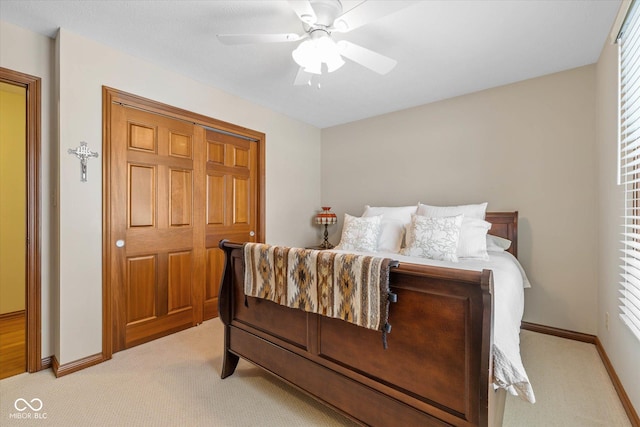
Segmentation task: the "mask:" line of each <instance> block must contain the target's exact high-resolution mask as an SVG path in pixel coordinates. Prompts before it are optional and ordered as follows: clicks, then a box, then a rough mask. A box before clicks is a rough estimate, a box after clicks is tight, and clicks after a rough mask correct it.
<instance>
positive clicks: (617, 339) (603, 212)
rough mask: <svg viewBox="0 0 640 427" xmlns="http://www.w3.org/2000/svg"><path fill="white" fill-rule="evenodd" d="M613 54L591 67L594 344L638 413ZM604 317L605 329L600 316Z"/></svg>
mask: <svg viewBox="0 0 640 427" xmlns="http://www.w3.org/2000/svg"><path fill="white" fill-rule="evenodd" d="M617 63H618V53H617V47H616V46H615V45H613V44H610V43H607V44H606V45H605V46H604V49H603V51H602V54H601V55H600V60H599V61H598V64H597V86H596V87H597V118H598V120H597V134H596V135H597V160H598V161H597V171H598V183H597V185H598V196H599V200H598V232H599V233H598V261H599V263H598V266H599V269H598V338H599V339H600V342H601V343H602V345H603V347H604V349H605V351H606V353H607V356H609V359H610V360H611V364H612V365H613V367H614V369H615V370H616V373H617V374H618V377H619V378H620V381H621V382H622V385H623V386H624V388H625V391H626V392H627V394H628V395H629V398H630V399H631V402H632V403H633V405H634V407H635V408H636V411H640V369H639V366H640V341H638V339H636V338H635V337H634V336H633V334H632V333H631V331H630V330H629V329H628V328H627V327H626V325H625V324H624V323H623V322H622V320H621V319H620V317H619V316H618V313H619V312H620V310H619V308H618V305H619V301H618V297H619V286H620V285H619V284H618V283H619V281H620V267H619V257H620V250H621V249H622V247H621V245H620V240H621V236H620V233H621V231H622V228H621V224H622V220H621V217H622V215H623V214H624V211H623V207H624V194H623V188H622V187H621V186H618V185H617V178H616V173H617V170H616V168H617V161H618V160H617V159H618V158H617V148H618V145H617V144H618V135H617V134H618V115H617V109H618V65H617ZM607 313H608V314H609V327H608V328H607V327H606V325H605V316H606V314H607Z"/></svg>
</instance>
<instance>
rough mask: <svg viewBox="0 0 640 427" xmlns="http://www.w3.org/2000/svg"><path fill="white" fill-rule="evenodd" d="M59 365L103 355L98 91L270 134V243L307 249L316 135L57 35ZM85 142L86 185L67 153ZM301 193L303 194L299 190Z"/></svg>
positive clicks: (315, 192)
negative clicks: (90, 155)
mask: <svg viewBox="0 0 640 427" xmlns="http://www.w3.org/2000/svg"><path fill="white" fill-rule="evenodd" d="M57 44H58V49H59V58H58V60H59V64H60V65H59V68H60V69H59V75H60V82H59V83H60V149H59V157H60V249H59V252H60V325H59V329H60V350H59V354H57V357H58V360H59V362H60V363H61V364H65V363H68V362H71V361H75V360H78V359H80V358H83V357H86V356H89V355H93V354H96V353H100V352H101V351H102V335H101V332H102V252H101V245H102V223H101V221H102V205H101V203H102V182H101V177H102V163H101V159H102V147H101V145H102V85H105V86H110V87H113V88H116V89H119V90H122V91H126V92H130V93H133V94H136V95H139V96H142V97H145V98H149V99H152V100H155V101H159V102H162V103H165V104H169V105H172V106H175V107H179V108H183V109H185V110H189V111H193V112H195V113H198V114H203V115H206V116H209V117H213V118H216V119H220V120H224V121H227V122H230V123H234V124H236V125H240V126H244V127H247V128H251V129H255V130H257V131H261V132H264V133H265V134H266V147H267V149H266V200H267V206H266V239H267V241H268V242H270V243H283V244H289V245H305V244H308V243H309V242H310V241H314V240H315V236H316V229H315V228H314V227H313V226H312V225H311V217H312V216H313V215H314V213H315V211H316V209H317V208H318V200H319V199H320V178H319V176H320V163H319V158H320V131H319V130H318V129H317V128H315V127H312V126H310V125H306V124H303V123H301V122H298V121H295V120H292V119H289V118H287V117H285V116H283V115H280V114H277V113H274V112H273V111H270V110H267V109H265V108H263V107H260V106H257V105H255V104H252V103H250V102H248V101H245V100H242V99H240V98H238V97H235V96H232V95H229V94H227V93H224V92H222V91H220V90H218V89H216V88H213V87H210V86H206V85H204V84H201V83H199V82H197V81H194V80H191V79H188V78H186V77H184V76H181V75H179V74H176V73H174V72H172V71H170V70H167V69H163V68H160V67H158V66H156V65H153V64H151V63H149V62H145V61H143V60H140V59H138V58H134V57H131V56H129V55H127V54H124V53H122V52H119V51H116V50H114V49H112V48H109V47H106V46H104V45H101V44H99V43H96V42H94V41H91V40H88V39H86V38H84V37H81V36H78V35H76V34H73V33H71V32H69V31H67V30H65V29H61V30H60V31H59V33H58V39H57ZM80 141H86V142H87V143H88V145H89V148H90V149H92V150H94V151H98V152H99V154H100V157H99V159H90V160H89V164H88V182H86V183H82V182H80V175H79V174H80V170H79V161H78V159H76V158H75V157H74V156H72V155H69V154H67V149H69V148H75V147H77V146H78V145H79V144H80ZM302 190H304V191H302Z"/></svg>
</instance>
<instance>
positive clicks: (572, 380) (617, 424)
mask: <svg viewBox="0 0 640 427" xmlns="http://www.w3.org/2000/svg"><path fill="white" fill-rule="evenodd" d="M520 352H521V354H522V362H523V364H524V366H525V369H526V370H527V374H528V375H529V380H530V381H531V385H532V386H533V390H534V393H535V394H536V403H535V404H533V405H532V404H530V403H527V402H524V401H522V400H520V399H519V398H517V397H513V396H507V403H506V407H505V413H504V425H505V426H513V427H516V426H517V427H538V426H545V427H554V426H558V427H573V426H576V427H589V426H594V427H595V426H606V427H626V426H631V423H630V422H629V418H627V415H626V413H625V411H624V408H623V407H622V403H620V399H619V398H618V395H617V393H616V391H615V389H614V388H613V383H612V382H611V379H610V378H609V374H607V371H606V369H605V367H604V364H603V363H602V360H601V359H600V355H599V354H598V351H597V350H596V347H595V346H594V345H593V344H587V343H583V342H578V341H573V340H567V339H563V338H558V337H553V336H549V335H544V334H538V333H535V332H531V331H522V332H521V333H520Z"/></svg>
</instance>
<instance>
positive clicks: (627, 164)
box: [618, 1, 640, 340]
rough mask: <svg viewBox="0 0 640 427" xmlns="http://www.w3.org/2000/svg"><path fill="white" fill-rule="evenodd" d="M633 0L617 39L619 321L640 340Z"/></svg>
mask: <svg viewBox="0 0 640 427" xmlns="http://www.w3.org/2000/svg"><path fill="white" fill-rule="evenodd" d="M637 6H638V2H637V1H634V3H633V4H632V5H631V8H630V9H629V12H628V14H627V16H626V18H625V22H624V24H623V26H622V30H621V32H620V34H619V36H618V44H619V54H620V64H619V65H620V109H619V117H620V135H619V141H618V146H619V150H618V172H619V173H618V179H619V184H621V185H623V186H624V203H625V206H624V216H623V217H624V225H623V233H622V255H621V257H620V259H621V261H622V262H621V265H620V269H621V272H620V275H621V277H622V281H621V282H620V285H621V286H620V318H621V319H622V321H623V322H624V323H625V324H626V325H627V326H628V327H629V328H630V329H631V331H632V332H633V333H634V335H635V336H636V337H637V338H638V339H639V340H640V10H639V9H638V7H637Z"/></svg>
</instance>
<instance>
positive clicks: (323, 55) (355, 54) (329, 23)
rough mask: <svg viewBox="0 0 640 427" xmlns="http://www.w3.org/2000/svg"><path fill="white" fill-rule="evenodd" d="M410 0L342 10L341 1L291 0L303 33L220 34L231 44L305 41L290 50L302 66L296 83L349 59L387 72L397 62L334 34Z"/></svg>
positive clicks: (375, 2)
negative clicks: (337, 38) (337, 39)
mask: <svg viewBox="0 0 640 427" xmlns="http://www.w3.org/2000/svg"><path fill="white" fill-rule="evenodd" d="M410 3H411V2H409V1H366V0H364V1H363V2H361V3H360V4H358V5H357V6H356V7H354V8H352V9H351V10H349V11H347V12H345V13H342V3H341V2H340V0H289V4H290V5H291V7H292V9H293V10H294V12H295V13H296V15H298V18H300V20H301V21H302V28H303V30H304V33H302V34H295V33H282V34H218V35H217V37H218V39H219V40H220V41H221V42H222V43H224V44H228V45H236V44H248V43H277V42H298V41H302V42H301V43H300V44H299V45H298V46H297V47H296V49H295V50H294V51H293V52H292V53H291V55H292V57H293V59H294V61H295V62H296V63H297V64H298V65H299V66H300V68H299V70H298V74H297V75H296V79H295V82H294V84H295V85H303V84H311V78H312V77H313V76H314V75H320V74H322V72H323V69H324V70H326V71H327V72H329V73H330V72H333V71H335V70H337V69H338V68H340V67H342V65H344V60H343V58H347V59H350V60H351V61H353V62H356V63H358V64H360V65H362V66H364V67H366V68H368V69H370V70H372V71H375V72H376V73H379V74H382V75H384V74H387V73H388V72H389V71H391V70H392V69H393V68H394V67H395V66H396V64H397V61H396V60H395V59H391V58H389V57H387V56H384V55H382V54H380V53H377V52H374V51H372V50H369V49H367V48H365V47H362V46H360V45H357V44H354V43H351V42H349V41H347V40H339V41H338V42H336V41H335V40H334V39H333V37H332V33H348V32H349V31H352V30H354V29H356V28H359V27H362V26H363V25H366V24H368V23H369V22H372V21H374V20H376V19H378V18H381V17H383V16H385V15H389V14H391V13H393V12H395V11H397V10H400V9H402V8H404V7H406V6H408V5H409V4H410Z"/></svg>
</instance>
